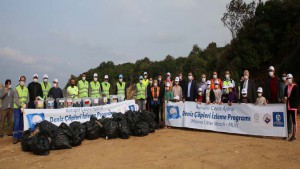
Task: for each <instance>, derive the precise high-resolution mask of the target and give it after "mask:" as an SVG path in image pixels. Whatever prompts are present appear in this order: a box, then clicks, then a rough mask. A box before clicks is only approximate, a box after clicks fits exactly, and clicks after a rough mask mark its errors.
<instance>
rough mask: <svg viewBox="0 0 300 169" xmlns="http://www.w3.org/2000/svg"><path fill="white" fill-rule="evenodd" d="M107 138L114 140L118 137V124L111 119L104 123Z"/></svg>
mask: <svg viewBox="0 0 300 169" xmlns="http://www.w3.org/2000/svg"><path fill="white" fill-rule="evenodd" d="M104 130H105V138H106V139H114V138H117V137H118V122H116V121H114V120H113V119H109V120H107V121H106V122H105V123H104Z"/></svg>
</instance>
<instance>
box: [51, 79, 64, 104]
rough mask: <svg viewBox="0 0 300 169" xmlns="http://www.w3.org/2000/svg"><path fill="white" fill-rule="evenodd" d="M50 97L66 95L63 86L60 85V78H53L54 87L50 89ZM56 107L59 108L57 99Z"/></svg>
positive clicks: (56, 97) (55, 97)
mask: <svg viewBox="0 0 300 169" xmlns="http://www.w3.org/2000/svg"><path fill="white" fill-rule="evenodd" d="M48 97H49V98H53V99H54V100H56V99H58V98H63V97H64V95H63V92H62V90H61V88H60V87H58V79H54V80H53V87H52V88H51V89H50V90H49V93H48ZM54 108H55V109H57V102H56V101H55V102H54Z"/></svg>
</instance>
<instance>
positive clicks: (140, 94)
mask: <svg viewBox="0 0 300 169" xmlns="http://www.w3.org/2000/svg"><path fill="white" fill-rule="evenodd" d="M136 100H137V104H138V106H139V109H140V110H141V111H143V110H145V101H146V86H145V85H144V83H143V76H140V77H139V83H137V84H136Z"/></svg>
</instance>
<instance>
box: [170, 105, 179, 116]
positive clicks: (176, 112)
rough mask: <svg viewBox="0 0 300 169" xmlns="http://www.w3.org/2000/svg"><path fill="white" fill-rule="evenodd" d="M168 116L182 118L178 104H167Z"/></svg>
mask: <svg viewBox="0 0 300 169" xmlns="http://www.w3.org/2000/svg"><path fill="white" fill-rule="evenodd" d="M167 117H168V119H178V118H180V114H179V108H178V106H167Z"/></svg>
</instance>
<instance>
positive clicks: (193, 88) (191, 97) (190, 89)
mask: <svg viewBox="0 0 300 169" xmlns="http://www.w3.org/2000/svg"><path fill="white" fill-rule="evenodd" d="M185 91H186V93H185V96H184V98H185V101H195V100H196V99H197V95H198V86H197V82H196V81H195V80H194V76H193V74H192V72H189V73H188V82H187V83H186V89H185Z"/></svg>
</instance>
